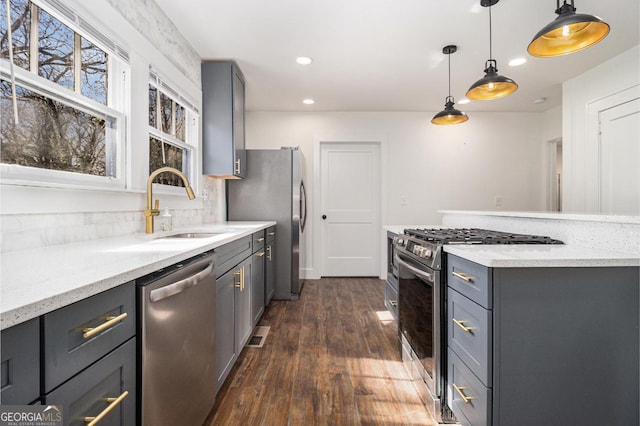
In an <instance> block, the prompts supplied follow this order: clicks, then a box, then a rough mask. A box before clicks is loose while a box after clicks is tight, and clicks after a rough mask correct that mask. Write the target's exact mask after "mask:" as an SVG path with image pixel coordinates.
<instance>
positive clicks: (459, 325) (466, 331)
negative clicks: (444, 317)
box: [453, 318, 473, 333]
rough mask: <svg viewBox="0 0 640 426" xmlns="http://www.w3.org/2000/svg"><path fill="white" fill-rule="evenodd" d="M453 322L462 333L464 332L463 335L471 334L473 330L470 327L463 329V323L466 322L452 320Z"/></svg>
mask: <svg viewBox="0 0 640 426" xmlns="http://www.w3.org/2000/svg"><path fill="white" fill-rule="evenodd" d="M453 322H454V323H455V325H457V326H458V327H460V328H461V329H462V331H464V332H465V333H471V330H473V328H472V327H465V325H464V323H465V322H466V321H459V320H457V319H455V318H453Z"/></svg>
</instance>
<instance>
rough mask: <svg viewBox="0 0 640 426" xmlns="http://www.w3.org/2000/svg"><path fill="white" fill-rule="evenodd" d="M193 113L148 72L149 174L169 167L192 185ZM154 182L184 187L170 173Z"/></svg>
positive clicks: (194, 126)
mask: <svg viewBox="0 0 640 426" xmlns="http://www.w3.org/2000/svg"><path fill="white" fill-rule="evenodd" d="M197 123H198V114H197V110H196V109H195V108H194V107H193V106H191V104H190V103H189V102H188V101H187V100H186V99H185V98H184V97H182V96H180V95H179V94H178V92H176V91H175V90H174V89H172V88H171V87H170V86H168V85H167V84H166V83H164V82H162V81H161V80H160V79H159V78H158V76H157V75H156V74H155V73H153V72H152V73H151V83H150V84H149V172H150V173H151V172H153V171H154V170H157V169H159V168H161V167H167V166H168V167H173V168H175V169H178V170H180V171H181V172H183V173H184V174H185V175H186V176H187V177H188V178H189V179H190V180H191V181H192V183H193V175H192V170H193V167H192V162H193V161H194V159H195V150H196V147H197ZM154 182H156V183H160V184H163V185H169V186H184V183H183V182H182V180H181V179H180V178H179V177H178V176H176V175H175V174H173V173H161V174H160V175H158V177H157V178H156V180H155V181H154Z"/></svg>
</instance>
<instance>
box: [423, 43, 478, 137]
mask: <svg viewBox="0 0 640 426" xmlns="http://www.w3.org/2000/svg"><path fill="white" fill-rule="evenodd" d="M456 50H458V46H455V45H453V44H450V45H448V46H445V47H443V48H442V53H444V54H445V55H447V56H449V96H447V98H446V99H445V104H444V109H443V110H442V111H440V112H439V113H437V114H436V115H434V116H433V118H432V119H431V122H432V123H433V124H460V123H464V122H465V121H467V120H468V119H469V116H468V115H467V114H465V113H464V112H462V111H459V110H457V109H455V108H454V107H453V105H454V103H455V102H454V101H453V96H451V54H453V53H455V52H456Z"/></svg>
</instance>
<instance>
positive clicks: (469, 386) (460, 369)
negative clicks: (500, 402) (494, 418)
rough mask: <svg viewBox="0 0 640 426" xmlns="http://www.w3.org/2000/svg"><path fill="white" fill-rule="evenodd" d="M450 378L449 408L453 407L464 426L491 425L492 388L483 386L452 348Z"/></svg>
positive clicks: (450, 351) (450, 352) (450, 353)
mask: <svg viewBox="0 0 640 426" xmlns="http://www.w3.org/2000/svg"><path fill="white" fill-rule="evenodd" d="M448 376H449V380H448V386H449V391H448V394H449V396H448V400H449V401H448V402H449V407H451V410H452V411H453V413H454V414H455V415H456V417H457V418H458V420H459V421H460V422H461V423H462V424H463V425H473V426H484V425H490V424H491V404H492V392H491V388H487V387H486V386H485V385H483V384H482V382H480V380H478V378H477V377H476V376H474V375H473V373H472V372H471V370H469V369H468V368H467V366H466V365H464V363H463V362H462V361H461V360H460V358H458V357H457V356H456V354H455V352H453V351H452V350H451V348H449V370H448ZM456 388H457V389H456ZM463 395H464V398H466V401H465V399H464V398H463Z"/></svg>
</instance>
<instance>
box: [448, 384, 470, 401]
mask: <svg viewBox="0 0 640 426" xmlns="http://www.w3.org/2000/svg"><path fill="white" fill-rule="evenodd" d="M453 388H454V389H455V390H456V392H458V395H460V398H462V400H463V401H464V403H465V404H468V403H469V401H471V400H472V399H475V398H474V397H472V396H466V395H465V394H464V392H462V391H463V390H465V389H466V387H464V386H457V385H456V384H455V383H454V384H453Z"/></svg>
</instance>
